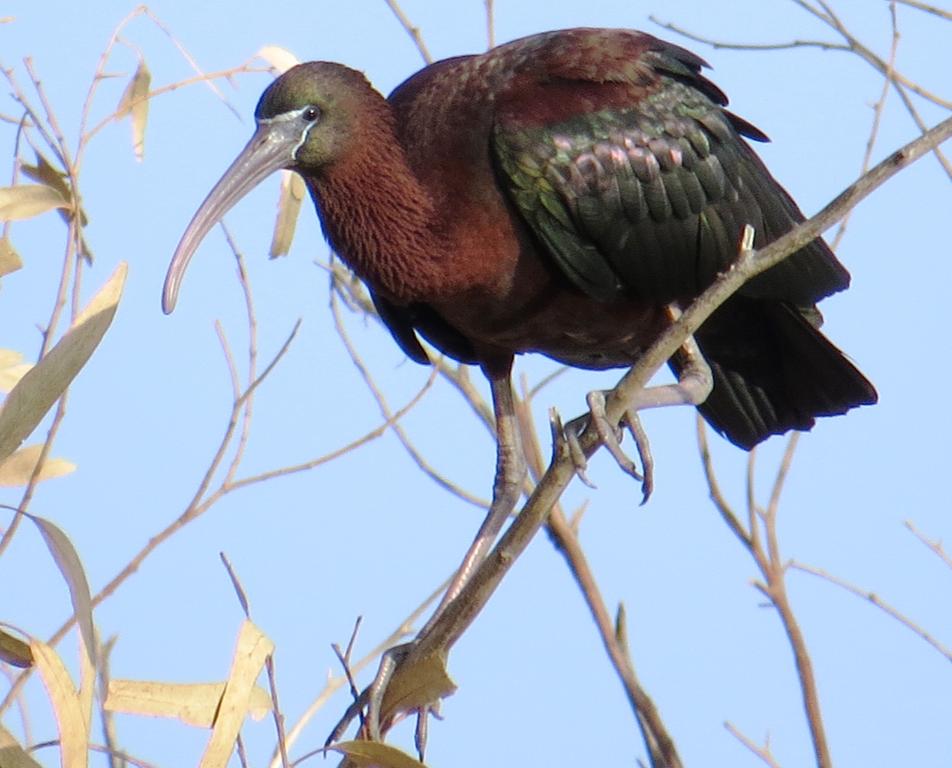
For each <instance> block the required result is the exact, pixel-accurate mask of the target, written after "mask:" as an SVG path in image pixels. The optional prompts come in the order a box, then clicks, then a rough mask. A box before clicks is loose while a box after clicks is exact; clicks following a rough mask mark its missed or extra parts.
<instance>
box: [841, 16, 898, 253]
mask: <svg viewBox="0 0 952 768" xmlns="http://www.w3.org/2000/svg"><path fill="white" fill-rule="evenodd" d="M889 17H890V20H891V22H892V43H891V44H890V46H889V58H888V60H887V61H886V72H885V73H884V74H883V88H882V91H881V92H880V94H879V98H878V99H876V103H875V104H874V105H873V124H872V126H871V127H870V129H869V138H868V139H867V140H866V151H865V152H864V153H863V164H862V166H861V167H860V173H866V171H867V170H869V166H870V164H871V163H872V161H873V149H874V147H875V146H876V139H877V138H878V136H879V126H880V125H881V124H882V119H883V113H884V112H885V108H886V97H887V96H888V95H889V89H890V86H891V85H892V83H893V71H894V70H895V68H896V53H897V51H898V50H899V20H898V18H897V15H896V3H895V2H890V3H889ZM851 216H852V211H850V213H848V214H847V215H846V216H844V217H843V220H842V221H841V222H840V225H839V226H838V227H837V229H836V234H835V235H834V236H833V239H832V240H831V241H830V248H831V249H832V250H833V251H834V252H835V251H836V250H837V249H838V248H839V246H840V243H841V242H842V240H843V236H844V235H845V234H846V228H847V227H848V226H849V221H850V218H851Z"/></svg>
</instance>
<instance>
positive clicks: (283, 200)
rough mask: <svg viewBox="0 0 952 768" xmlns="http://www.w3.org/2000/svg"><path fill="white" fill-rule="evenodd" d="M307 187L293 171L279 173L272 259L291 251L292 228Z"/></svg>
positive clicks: (270, 252) (271, 251)
mask: <svg viewBox="0 0 952 768" xmlns="http://www.w3.org/2000/svg"><path fill="white" fill-rule="evenodd" d="M306 192H307V187H305V186H304V179H302V178H301V177H300V176H298V175H297V174H296V173H294V172H293V171H281V193H280V196H279V197H278V218H277V220H276V221H275V222H274V236H273V237H272V238H271V250H270V251H269V255H270V256H271V258H272V259H274V258H276V257H278V256H286V255H287V254H288V251H290V250H291V240H293V239H294V228H295V227H296V226H297V217H298V213H299V212H300V210H301V201H302V200H303V199H304V194H305V193H306Z"/></svg>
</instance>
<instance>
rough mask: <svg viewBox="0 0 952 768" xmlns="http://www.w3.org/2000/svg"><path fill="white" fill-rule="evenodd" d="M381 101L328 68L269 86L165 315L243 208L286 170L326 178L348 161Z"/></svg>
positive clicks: (181, 249) (189, 233) (306, 69)
mask: <svg viewBox="0 0 952 768" xmlns="http://www.w3.org/2000/svg"><path fill="white" fill-rule="evenodd" d="M368 96H370V97H369V98H368ZM376 100H382V99H381V97H380V96H379V95H377V94H376V91H374V90H373V88H372V87H371V86H370V84H369V83H368V82H367V80H366V78H365V77H364V76H363V75H362V74H361V73H359V72H356V71H354V70H352V69H349V68H347V67H344V66H342V65H340V64H332V63H329V62H323V61H312V62H309V63H307V64H299V65H298V66H296V67H293V68H291V69H289V70H288V71H287V72H285V73H284V74H283V75H281V77H279V78H278V79H277V80H275V81H274V82H273V83H272V84H271V85H269V86H268V88H267V89H266V90H265V92H264V93H263V94H261V99H260V100H259V101H258V107H257V108H256V109H255V122H256V124H257V129H256V130H255V132H254V135H253V136H252V137H251V140H250V141H249V142H248V144H247V145H245V148H244V149H243V150H242V151H241V153H240V154H239V155H238V157H237V158H235V161H234V162H233V163H232V164H231V166H230V167H229V168H228V170H227V171H225V174H224V176H222V177H221V179H219V181H218V183H217V184H216V185H215V186H214V187H213V188H212V191H211V192H209V193H208V196H207V197H206V198H205V201H204V202H203V203H202V204H201V206H200V207H199V209H198V211H196V213H195V215H194V216H193V217H192V221H191V222H190V223H189V225H188V228H187V229H186V230H185V233H184V234H183V235H182V239H181V240H180V241H179V244H178V248H176V250H175V254H174V255H173V256H172V262H171V264H170V265H169V271H168V274H167V275H166V278H165V289H164V291H163V294H162V308H163V310H165V312H166V313H168V312H171V311H172V310H173V309H174V308H175V302H176V300H177V298H178V291H179V286H180V285H181V282H182V278H183V276H184V274H185V269H186V267H187V266H188V263H189V261H190V259H191V258H192V255H193V254H194V253H195V251H196V250H197V249H198V246H199V244H200V243H201V242H202V239H203V238H204V237H205V235H206V234H208V232H209V231H210V230H211V229H212V227H214V226H215V224H217V223H218V222H219V221H220V220H221V218H222V217H223V216H224V215H225V214H226V213H227V212H228V211H229V210H230V209H231V208H232V206H234V205H235V203H237V202H238V201H239V200H240V199H241V198H242V197H244V196H245V195H246V194H247V193H248V192H250V191H251V190H252V189H253V188H254V187H256V186H257V185H258V184H259V183H261V182H262V181H263V180H264V179H265V178H267V177H268V176H270V175H271V174H272V173H274V172H275V171H277V170H280V169H282V168H284V169H288V170H292V171H298V172H299V173H302V174H306V175H310V176H319V175H320V174H321V172H322V171H323V170H324V169H326V168H328V167H329V166H331V165H333V164H334V163H335V162H336V161H337V160H339V159H340V158H341V157H343V156H344V155H345V154H346V153H347V151H348V148H349V146H350V144H351V142H353V141H354V140H355V139H356V137H357V136H358V135H359V133H360V131H359V124H360V119H361V115H362V106H363V105H364V103H365V102H373V101H376Z"/></svg>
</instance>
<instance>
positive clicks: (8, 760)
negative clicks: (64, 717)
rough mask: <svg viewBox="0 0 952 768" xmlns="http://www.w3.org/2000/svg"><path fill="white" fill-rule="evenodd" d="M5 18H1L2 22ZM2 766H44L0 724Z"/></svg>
mask: <svg viewBox="0 0 952 768" xmlns="http://www.w3.org/2000/svg"><path fill="white" fill-rule="evenodd" d="M2 21H3V19H0V23H2ZM0 766H3V768H42V766H41V765H40V764H39V763H38V762H36V760H34V759H33V758H32V757H30V756H29V755H28V754H27V753H26V752H25V751H24V749H23V747H21V746H20V744H19V742H17V740H16V739H15V738H13V734H11V733H10V731H8V730H7V729H6V728H4V727H3V726H2V725H0Z"/></svg>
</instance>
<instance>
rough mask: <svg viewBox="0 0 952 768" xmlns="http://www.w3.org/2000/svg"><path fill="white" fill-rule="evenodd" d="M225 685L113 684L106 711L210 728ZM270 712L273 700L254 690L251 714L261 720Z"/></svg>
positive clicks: (260, 688)
mask: <svg viewBox="0 0 952 768" xmlns="http://www.w3.org/2000/svg"><path fill="white" fill-rule="evenodd" d="M224 692H225V683H162V682H158V681H152V680H110V681H109V694H108V696H107V697H106V704H105V707H106V709H107V710H108V711H110V712H125V713H127V714H131V715H143V716H147V717H175V718H178V719H179V720H181V721H182V722H183V723H185V724H186V725H194V726H197V727H199V728H211V727H212V725H213V724H214V722H215V715H216V713H217V712H218V708H219V705H220V704H221V699H222V694H224ZM270 711H271V696H270V695H269V694H268V692H267V691H266V690H265V689H264V688H262V687H261V686H257V685H256V686H255V687H254V688H252V689H251V696H250V699H249V705H248V714H250V715H251V717H253V718H254V719H255V720H260V719H261V718H262V717H264V716H265V715H266V714H267V713H268V712H270Z"/></svg>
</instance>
